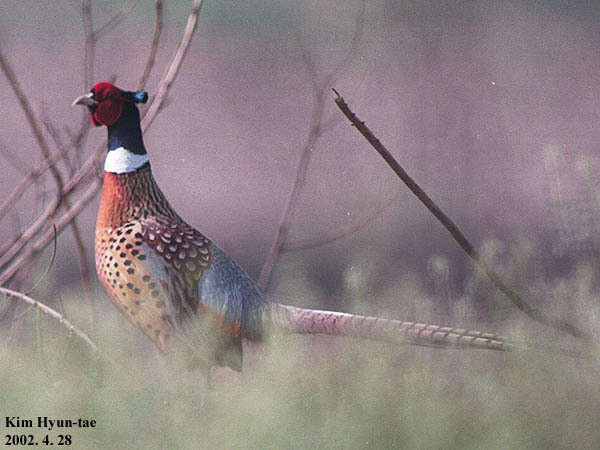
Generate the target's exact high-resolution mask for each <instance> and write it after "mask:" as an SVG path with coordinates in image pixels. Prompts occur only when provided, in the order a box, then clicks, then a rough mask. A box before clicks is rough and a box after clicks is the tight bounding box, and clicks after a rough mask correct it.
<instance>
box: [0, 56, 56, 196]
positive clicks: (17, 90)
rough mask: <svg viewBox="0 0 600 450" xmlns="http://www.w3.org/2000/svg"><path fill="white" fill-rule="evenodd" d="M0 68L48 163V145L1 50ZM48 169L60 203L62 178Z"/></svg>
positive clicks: (52, 169)
mask: <svg viewBox="0 0 600 450" xmlns="http://www.w3.org/2000/svg"><path fill="white" fill-rule="evenodd" d="M0 67H1V68H2V71H3V72H4V75H5V76H6V78H8V81H9V82H10V85H11V87H12V89H13V92H14V93H15V95H16V97H17V99H18V100H19V103H20V104H21V108H22V109H23V112H24V113H25V117H26V118H27V122H29V126H30V128H31V131H32V132H33V135H34V136H35V139H36V141H37V143H38V145H39V148H40V152H41V153H42V156H43V157H44V159H46V161H49V160H50V149H49V147H48V144H47V143H46V139H44V136H43V134H42V131H41V130H40V127H39V126H38V121H37V119H36V118H35V115H34V114H33V110H32V109H31V106H30V105H29V100H27V96H26V95H25V93H24V92H23V90H22V89H21V86H20V85H19V81H18V80H17V77H16V75H15V73H14V71H13V70H12V68H11V67H10V65H9V63H8V61H7V60H6V59H5V58H4V55H3V54H2V52H1V49H0ZM49 169H50V172H51V173H52V176H53V177H54V179H55V181H56V186H57V196H58V203H60V200H61V197H62V196H61V192H62V185H63V182H62V177H61V175H60V172H59V171H58V169H57V168H56V167H55V166H53V165H50V166H49Z"/></svg>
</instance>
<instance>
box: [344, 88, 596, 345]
mask: <svg viewBox="0 0 600 450" xmlns="http://www.w3.org/2000/svg"><path fill="white" fill-rule="evenodd" d="M333 91H334V92H335V95H336V98H335V103H336V105H337V106H338V107H339V108H340V110H341V111H342V113H344V115H345V116H346V117H347V118H348V120H350V122H351V123H352V125H353V126H354V127H356V129H357V130H358V131H359V132H360V134H362V135H363V136H364V138H365V139H366V140H367V141H368V142H369V144H371V146H372V147H373V148H374V149H375V150H376V151H377V152H378V153H379V154H380V155H381V157H382V158H383V159H384V160H385V162H386V163H387V164H388V165H389V166H390V167H391V168H392V170H393V171H394V172H395V173H396V175H398V177H399V178H400V179H401V180H402V181H403V182H404V184H406V186H407V187H408V188H409V189H410V190H411V192H412V193H413V194H414V195H415V196H416V197H417V198H418V199H419V200H420V201H421V203H423V204H424V205H425V207H426V208H427V209H428V210H429V211H430V212H431V213H432V214H433V215H434V216H435V218H436V219H438V221H439V222H440V223H441V224H442V225H443V226H444V228H446V230H448V232H449V233H450V234H451V235H452V237H453V238H454V240H455V241H456V242H457V243H458V245H460V247H461V248H462V249H463V250H464V251H465V252H466V253H467V255H469V256H470V257H471V259H472V260H473V261H474V262H475V264H476V265H477V266H478V267H479V268H480V269H481V270H482V271H483V272H484V273H485V274H486V275H487V276H488V278H489V279H490V280H491V281H492V283H493V284H494V286H496V288H497V289H498V290H499V291H500V292H502V293H503V294H504V295H505V296H506V297H507V298H508V299H509V300H510V301H511V302H512V304H513V305H515V306H516V307H517V308H518V309H519V310H520V311H522V312H523V313H525V314H526V315H527V316H529V317H530V318H531V319H533V320H535V321H536V322H539V323H542V324H544V325H547V326H549V327H551V328H554V329H555V330H559V331H562V332H564V333H567V334H570V335H571V336H574V337H577V338H581V339H584V340H586V341H588V342H591V341H592V338H591V336H590V335H589V334H588V333H586V332H584V331H583V330H580V329H579V328H577V327H575V326H574V325H572V324H570V323H568V322H566V321H564V320H562V319H559V318H556V317H550V316H548V315H546V314H545V313H543V312H542V311H540V310H539V309H537V308H535V307H533V306H531V305H529V304H528V303H527V302H526V301H525V300H524V299H523V298H521V297H520V296H519V295H518V294H517V293H516V292H515V291H513V290H512V289H511V288H510V287H508V285H506V284H505V283H504V281H502V279H501V278H500V276H499V275H498V274H497V273H496V272H495V271H494V270H493V269H492V268H491V267H490V266H489V265H488V264H487V263H486V262H485V261H484V260H483V258H482V257H481V255H480V254H479V252H478V251H477V250H476V249H475V247H474V246H473V245H472V244H471V243H470V242H469V241H468V240H467V238H466V237H465V235H464V234H463V233H462V232H461V231H460V229H459V228H458V226H456V224H455V223H454V222H453V221H452V220H451V219H450V218H449V217H448V216H447V215H446V214H445V213H444V212H443V211H442V210H441V209H440V208H439V207H438V206H437V205H436V204H435V203H434V202H433V200H431V198H430V197H429V196H428V195H427V194H426V193H425V191H423V189H421V187H420V186H419V185H418V184H417V183H416V182H415V181H414V180H413V179H412V178H411V177H410V176H409V175H408V173H406V171H405V170H404V169H403V168H402V166H400V164H398V162H397V161H396V159H395V158H394V157H393V156H392V154H391V153H390V152H389V151H388V150H387V149H386V148H385V147H384V145H383V144H382V143H381V142H380V141H379V139H377V137H376V136H375V135H374V134H373V133H372V132H371V130H369V128H368V127H367V125H365V123H364V122H363V121H361V120H360V119H359V118H358V117H357V116H356V115H355V114H354V113H353V112H352V110H351V109H350V107H349V106H348V104H347V103H346V102H345V101H344V98H343V97H342V96H341V95H340V94H339V93H338V92H337V91H336V90H335V89H334V90H333Z"/></svg>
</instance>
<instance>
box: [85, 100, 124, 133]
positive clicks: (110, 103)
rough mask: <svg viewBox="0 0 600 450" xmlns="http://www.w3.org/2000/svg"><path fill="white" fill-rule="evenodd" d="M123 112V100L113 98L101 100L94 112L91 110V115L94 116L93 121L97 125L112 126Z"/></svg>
mask: <svg viewBox="0 0 600 450" xmlns="http://www.w3.org/2000/svg"><path fill="white" fill-rule="evenodd" d="M122 112H123V102H121V101H119V100H117V101H115V100H112V99H107V100H103V101H101V102H100V103H99V104H98V106H97V107H96V109H95V110H94V112H90V117H91V118H92V122H93V123H94V125H96V126H97V127H100V126H102V125H105V126H107V127H108V126H111V125H113V124H114V123H115V122H116V121H117V120H119V117H121V113H122Z"/></svg>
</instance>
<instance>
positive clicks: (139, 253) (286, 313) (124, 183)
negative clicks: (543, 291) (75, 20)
mask: <svg viewBox="0 0 600 450" xmlns="http://www.w3.org/2000/svg"><path fill="white" fill-rule="evenodd" d="M147 98H148V95H147V93H145V92H142V91H138V92H127V91H123V90H121V89H119V88H117V87H116V86H114V85H113V84H111V83H109V82H101V83H98V84H96V85H95V86H94V87H93V88H92V90H91V92H90V93H89V94H87V95H83V96H81V97H78V98H77V99H76V100H75V101H74V102H73V105H85V106H87V108H88V109H89V112H90V117H91V120H92V123H93V124H94V125H95V126H102V125H104V126H106V127H107V128H108V153H107V155H106V160H105V164H104V181H103V188H102V196H101V200H100V208H99V212H98V220H97V224H96V243H95V250H96V269H97V272H98V277H99V278H100V280H101V282H102V284H103V285H104V287H105V288H106V290H107V291H108V293H109V294H110V296H111V298H112V300H113V302H114V303H115V305H116V306H117V307H118V308H119V309H120V310H121V311H122V312H123V313H124V314H125V315H126V316H127V318H128V319H129V320H130V321H131V322H132V323H133V324H135V325H136V326H137V327H138V328H140V329H141V330H142V331H143V332H144V333H145V334H146V335H147V336H148V337H150V339H152V341H153V342H154V343H155V344H156V345H157V346H158V348H159V349H161V350H162V351H165V352H166V351H169V350H171V349H173V348H174V347H177V348H180V349H183V350H184V351H186V352H189V353H190V357H191V358H193V359H195V360H197V361H198V363H199V364H201V365H203V366H204V367H210V366H212V365H228V366H230V367H232V368H234V369H237V370H240V369H241V367H242V338H246V339H251V340H259V339H261V337H262V336H263V333H264V331H265V325H266V324H272V325H276V326H279V327H283V328H285V329H288V330H290V331H292V332H299V333H326V334H340V335H355V336H363V337H367V338H373V339H383V340H399V339H401V340H405V341H408V342H411V343H416V344H424V345H448V344H453V345H460V346H469V347H479V348H490V349H499V350H502V349H506V346H507V344H506V343H505V342H504V341H503V339H502V338H501V337H499V336H497V335H494V334H489V333H481V332H474V331H467V330H463V329H453V328H449V327H439V326H435V325H426V324H419V323H413V322H401V321H397V320H384V319H378V318H375V317H364V316H356V315H352V314H345V313H339V312H330V311H317V310H310V309H302V308H296V307H292V306H286V305H281V304H278V303H269V302H267V301H266V300H265V298H264V296H263V294H262V293H261V291H260V289H259V288H258V286H257V285H256V283H255V282H254V280H252V278H250V276H248V275H247V274H246V272H245V271H244V270H243V269H242V268H241V267H240V266H239V265H238V264H236V263H235V262H234V261H233V260H232V259H231V258H230V257H229V256H228V255H227V254H225V253H224V252H223V251H222V250H221V249H220V248H219V247H218V246H216V245H215V244H214V243H212V242H211V241H210V240H209V239H207V238H206V237H205V236H204V235H202V234H201V233H200V232H198V231H196V230H195V229H194V228H193V227H191V226H190V225H188V224H187V223H186V222H185V221H184V220H183V219H182V218H181V217H179V215H177V213H176V212H175V211H174V210H173V208H171V206H170V205H169V202H168V201H167V199H166V198H165V196H164V195H163V193H162V192H161V190H160V188H159V187H158V185H157V184H156V181H155V180H154V177H153V176H152V171H151V168H150V162H149V159H148V155H147V153H146V147H145V146H144V142H143V139H142V131H141V128H140V114H139V111H138V109H137V106H136V103H145V102H146V100H147Z"/></svg>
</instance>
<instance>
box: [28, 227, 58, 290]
mask: <svg viewBox="0 0 600 450" xmlns="http://www.w3.org/2000/svg"><path fill="white" fill-rule="evenodd" d="M52 231H54V234H53V236H52V237H53V239H52V243H53V244H54V245H53V247H52V257H51V258H50V262H49V263H48V265H47V266H46V270H44V273H43V274H42V275H41V276H40V277H39V278H38V280H37V281H36V282H35V283H33V286H32V287H31V288H29V290H28V291H27V292H26V293H25V295H29V294H31V293H32V292H33V291H35V288H37V287H38V286H39V284H40V283H41V282H42V280H43V279H44V278H46V276H47V275H48V273H50V269H52V266H53V265H54V259H55V258H56V225H54V224H52Z"/></svg>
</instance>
